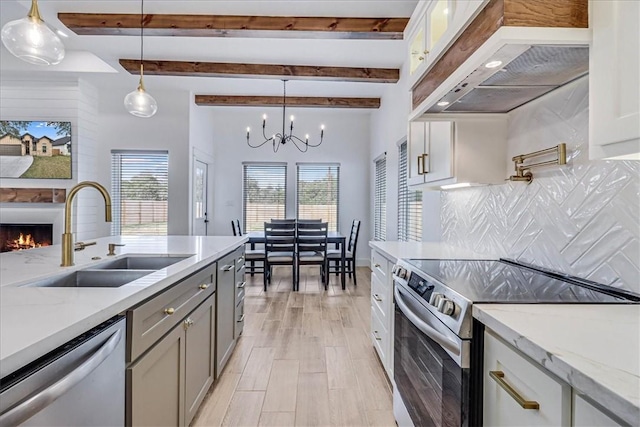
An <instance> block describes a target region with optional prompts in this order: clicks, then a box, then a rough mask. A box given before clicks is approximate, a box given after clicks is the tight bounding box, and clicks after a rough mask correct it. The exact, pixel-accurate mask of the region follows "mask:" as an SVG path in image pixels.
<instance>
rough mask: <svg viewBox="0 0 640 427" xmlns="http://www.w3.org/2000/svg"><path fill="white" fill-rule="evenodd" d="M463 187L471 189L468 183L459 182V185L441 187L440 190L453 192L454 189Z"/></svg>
mask: <svg viewBox="0 0 640 427" xmlns="http://www.w3.org/2000/svg"><path fill="white" fill-rule="evenodd" d="M464 187H471V184H470V183H468V182H461V183H459V184H449V185H443V186H441V187H440V188H441V189H443V190H453V189H454V188H464Z"/></svg>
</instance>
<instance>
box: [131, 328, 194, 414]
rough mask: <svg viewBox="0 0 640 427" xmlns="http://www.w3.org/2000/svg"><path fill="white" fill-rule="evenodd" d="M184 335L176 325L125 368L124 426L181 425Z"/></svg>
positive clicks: (181, 329) (182, 412)
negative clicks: (126, 385) (125, 412)
mask: <svg viewBox="0 0 640 427" xmlns="http://www.w3.org/2000/svg"><path fill="white" fill-rule="evenodd" d="M184 378H185V334H184V329H183V327H182V324H178V325H177V326H175V327H174V328H173V329H172V330H171V331H170V332H169V333H168V334H167V335H166V336H165V337H164V338H162V339H161V340H160V341H159V342H158V343H157V344H156V345H155V346H154V347H153V348H152V349H151V350H149V352H147V353H146V354H145V355H144V356H143V357H141V358H140V359H139V360H138V361H137V362H135V363H134V364H132V365H131V366H130V367H129V368H127V383H128V392H129V393H128V399H127V400H128V405H127V425H133V426H161V425H163V426H166V425H174V426H182V425H184Z"/></svg>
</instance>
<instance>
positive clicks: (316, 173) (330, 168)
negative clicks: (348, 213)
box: [296, 163, 340, 231]
mask: <svg viewBox="0 0 640 427" xmlns="http://www.w3.org/2000/svg"><path fill="white" fill-rule="evenodd" d="M297 168H298V173H297V181H296V216H297V218H298V219H322V221H325V222H327V223H328V227H329V231H338V227H339V213H340V206H339V201H340V165H339V164H335V163H334V164H327V163H324V164H323V163H297Z"/></svg>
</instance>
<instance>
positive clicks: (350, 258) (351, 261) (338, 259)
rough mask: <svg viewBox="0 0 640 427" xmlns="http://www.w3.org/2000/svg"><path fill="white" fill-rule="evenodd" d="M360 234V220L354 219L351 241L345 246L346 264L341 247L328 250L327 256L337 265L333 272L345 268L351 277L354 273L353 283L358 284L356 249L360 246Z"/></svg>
mask: <svg viewBox="0 0 640 427" xmlns="http://www.w3.org/2000/svg"><path fill="white" fill-rule="evenodd" d="M358 235H360V221H359V220H357V219H354V220H353V222H352V223H351V232H350V234H349V241H348V243H347V247H346V248H345V264H346V265H342V253H341V250H340V249H329V250H328V251H327V258H328V260H329V262H330V263H331V262H333V263H334V264H335V267H334V268H333V269H332V270H331V271H330V272H331V273H336V275H337V274H338V273H340V272H341V271H342V269H343V268H345V269H346V270H345V273H347V274H349V278H351V277H352V275H353V284H354V285H356V286H357V285H358V282H357V280H356V249H357V247H358Z"/></svg>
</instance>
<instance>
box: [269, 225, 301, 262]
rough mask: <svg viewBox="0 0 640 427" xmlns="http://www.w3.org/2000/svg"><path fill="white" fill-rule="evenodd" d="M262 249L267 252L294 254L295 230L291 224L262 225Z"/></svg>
mask: <svg viewBox="0 0 640 427" xmlns="http://www.w3.org/2000/svg"><path fill="white" fill-rule="evenodd" d="M264 241H265V243H264V249H265V253H266V254H267V255H268V254H269V252H291V253H293V252H295V250H296V228H295V224H293V223H275V222H265V223H264Z"/></svg>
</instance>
